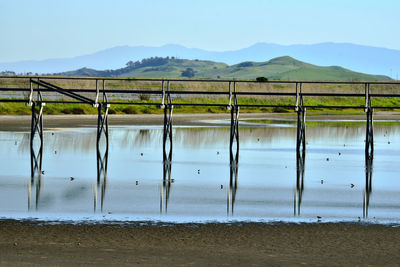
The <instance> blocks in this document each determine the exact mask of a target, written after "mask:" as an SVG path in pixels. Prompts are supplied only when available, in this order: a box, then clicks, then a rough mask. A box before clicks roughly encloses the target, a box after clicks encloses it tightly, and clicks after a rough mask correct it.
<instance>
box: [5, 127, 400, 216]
mask: <svg viewBox="0 0 400 267" xmlns="http://www.w3.org/2000/svg"><path fill="white" fill-rule="evenodd" d="M245 125H246V123H243V126H242V128H240V136H241V139H240V145H241V148H240V168H239V164H238V161H237V162H233V163H232V162H231V163H232V164H230V151H229V150H228V149H227V147H229V142H230V141H229V128H224V127H218V128H217V127H211V128H210V127H209V128H185V127H176V128H175V129H174V130H173V141H174V142H173V143H174V151H173V152H174V153H173V154H174V159H173V162H172V164H171V161H170V162H167V164H166V162H164V161H163V156H162V155H163V153H162V152H163V151H162V143H163V129H162V127H121V128H118V127H117V128H111V129H110V144H109V149H108V150H105V149H104V148H105V146H104V144H103V143H101V145H102V150H101V153H97V151H96V149H93V148H95V147H96V131H95V129H71V130H68V129H65V130H56V129H54V130H51V129H49V130H46V131H45V132H44V139H45V140H46V142H45V143H44V147H43V149H42V155H40V157H42V165H41V167H42V168H43V169H42V170H40V168H39V166H40V164H39V162H38V164H37V167H38V168H36V169H34V175H33V176H31V175H29V174H31V171H32V170H31V168H28V166H29V165H30V164H28V162H29V157H27V155H30V145H29V143H30V137H29V136H30V135H29V133H21V132H0V146H1V148H2V149H1V150H0V159H1V162H2V166H1V174H0V201H1V202H0V203H1V204H0V215H1V216H2V217H4V216H6V217H7V216H8V217H10V216H11V217H12V216H15V214H19V215H18V216H27V217H38V218H40V217H42V216H44V215H45V216H50V217H51V216H54V217H56V218H57V217H62V216H64V215H65V216H71V217H73V218H81V219H82V218H90V217H91V216H93V207H94V210H95V215H96V214H98V215H100V218H103V216H105V218H109V219H112V218H122V219H126V218H132V217H133V218H148V219H156V220H158V219H160V218H164V219H168V218H173V219H176V220H184V219H185V218H186V219H187V220H194V219H196V218H197V219H207V220H213V219H223V218H232V219H241V218H248V219H255V220H265V219H279V220H280V219H282V220H292V219H296V218H297V219H300V220H307V219H310V220H315V218H316V216H321V217H322V220H324V219H329V218H330V219H354V220H357V218H358V217H363V216H364V217H368V218H370V219H381V220H383V219H384V220H390V219H397V220H399V218H400V197H399V194H398V192H400V184H399V182H398V181H397V178H396V177H397V176H398V173H399V172H400V168H399V166H398V165H399V164H397V160H398V158H399V156H400V152H399V151H398V147H399V146H398V144H399V143H400V127H399V126H398V124H394V125H386V124H378V125H377V126H375V129H374V137H375V140H374V142H375V148H374V157H373V168H372V158H371V160H370V161H365V160H364V149H365V143H364V137H365V124H362V123H360V124H357V123H355V124H354V125H353V123H346V122H339V123H337V124H334V123H323V124H322V125H315V124H314V125H313V123H310V126H309V127H308V128H307V129H308V130H307V142H308V144H307V151H306V152H305V153H306V154H304V155H303V154H302V157H301V159H302V160H300V161H299V160H298V158H297V157H296V149H295V146H296V134H297V133H296V124H295V123H294V122H284V121H272V122H268V123H267V124H265V125H263V126H259V127H253V126H251V127H250V126H245ZM34 142H37V141H34ZM37 145H39V143H38V142H37ZM38 147H39V146H37V147H35V149H37V148H38ZM35 152H36V151H35ZM36 155H37V154H36ZM95 155H96V156H95ZM99 155H100V157H98V156H99ZM306 155H307V163H305V158H306ZM171 156H172V154H171ZM95 158H96V159H95ZM31 159H32V158H31ZM238 159H239V158H238ZM327 159H329V160H327ZM172 165H173V166H172ZM305 165H307V168H305ZM32 166H35V164H33V165H32ZM29 167H31V166H29ZM97 167H98V168H97ZM96 168H97V170H96ZM372 170H373V172H374V180H373V181H372ZM42 172H43V173H42ZM239 172H240V175H239V176H240V177H238V173H239ZM96 173H97V175H96ZM305 176H306V177H307V178H306V179H305ZM27 177H29V179H28V178H27ZM321 181H323V183H321ZM372 188H374V191H373V194H372ZM172 189H173V190H172ZM171 190H172V191H171ZM160 192H161V193H160ZM293 192H295V195H294V196H293ZM27 195H28V209H27V208H26V203H27V202H26V199H27ZM293 199H294V201H293ZM93 200H94V201H93ZM93 202H94V205H93ZM293 202H294V203H295V204H294V213H295V217H293ZM28 210H30V212H29V213H27V214H26V215H21V214H24V212H26V211H28ZM160 211H161V215H160ZM13 214H14V215H13ZM91 214H92V215H91ZM227 214H228V215H229V216H228V217H227ZM118 216H119V217H118ZM160 216H161V217H160Z"/></svg>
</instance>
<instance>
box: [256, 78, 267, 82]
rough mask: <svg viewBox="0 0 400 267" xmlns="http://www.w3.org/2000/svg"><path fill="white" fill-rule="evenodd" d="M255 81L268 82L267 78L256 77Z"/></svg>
mask: <svg viewBox="0 0 400 267" xmlns="http://www.w3.org/2000/svg"><path fill="white" fill-rule="evenodd" d="M256 81H257V82H268V78H265V77H257V78H256Z"/></svg>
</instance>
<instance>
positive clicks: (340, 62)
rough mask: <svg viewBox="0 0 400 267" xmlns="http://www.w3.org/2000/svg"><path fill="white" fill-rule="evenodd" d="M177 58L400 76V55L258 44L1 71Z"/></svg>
mask: <svg viewBox="0 0 400 267" xmlns="http://www.w3.org/2000/svg"><path fill="white" fill-rule="evenodd" d="M156 56H157V57H167V56H169V57H175V58H181V59H192V60H194V59H199V60H211V61H215V62H223V63H225V64H229V65H232V64H238V63H240V62H245V61H253V62H265V61H268V60H270V59H272V58H275V57H281V56H291V57H293V58H296V59H298V60H301V61H304V62H308V63H310V64H314V65H319V66H341V67H344V68H347V69H351V70H353V71H358V72H363V73H369V74H381V75H387V76H391V77H392V78H396V76H397V74H398V73H400V51H399V50H392V49H386V48H378V47H370V46H362V45H355V44H348V43H321V44H313V45H288V46H286V45H277V44H268V43H258V44H255V45H253V46H250V47H248V48H244V49H240V50H235V51H224V52H215V51H206V50H202V49H197V48H186V47H184V46H180V45H164V46H160V47H147V46H134V47H131V46H118V47H114V48H110V49H106V50H103V51H100V52H97V53H94V54H90V55H85V56H78V57H74V58H64V59H48V60H41V61H20V62H11V63H0V72H1V71H6V70H10V71H14V72H16V73H27V72H32V73H39V74H43V73H59V72H65V71H70V70H76V69H80V68H84V67H85V68H91V69H98V70H107V69H118V68H123V67H124V66H125V64H126V63H127V62H128V61H138V60H142V59H144V58H150V57H156Z"/></svg>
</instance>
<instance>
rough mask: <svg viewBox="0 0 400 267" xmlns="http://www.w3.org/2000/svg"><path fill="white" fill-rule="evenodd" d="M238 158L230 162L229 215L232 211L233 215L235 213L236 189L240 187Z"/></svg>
mask: <svg viewBox="0 0 400 267" xmlns="http://www.w3.org/2000/svg"><path fill="white" fill-rule="evenodd" d="M238 163H239V162H238V158H234V159H233V160H232V161H231V164H230V179H229V188H228V189H227V191H228V194H227V201H226V212H227V215H229V213H231V215H233V213H234V207H235V200H236V191H237V187H238V183H237V180H238V169H239V165H238Z"/></svg>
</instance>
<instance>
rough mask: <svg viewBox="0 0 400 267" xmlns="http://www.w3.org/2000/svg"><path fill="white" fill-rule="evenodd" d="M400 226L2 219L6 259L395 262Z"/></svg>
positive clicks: (2, 259) (0, 243)
mask: <svg viewBox="0 0 400 267" xmlns="http://www.w3.org/2000/svg"><path fill="white" fill-rule="evenodd" d="M399 244H400V228H398V227H396V226H383V225H362V224H340V223H339V224H332V223H328V224H325V223H311V224H276V225H271V224H261V223H242V224H214V223H208V224H168V225H154V224H144V225H143V224H139V223H133V224H130V225H129V224H123V225H113V224H95V225H69V224H57V225H49V224H46V225H40V224H38V223H37V222H20V221H13V220H6V221H1V222H0V250H1V253H0V264H1V265H9V266H22V265H40V266H49V265H51V266H71V265H74V266H79V265H96V266H98V265H102V266H106V265H140V266H288V265H290V266H292V265H304V264H310V265H320V266H356V265H362V266H365V265H376V266H383V265H385V266H387V265H392V266H395V265H398V264H399V262H400V253H399V251H400V245H399Z"/></svg>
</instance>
